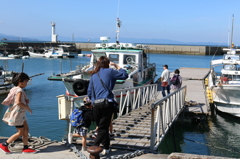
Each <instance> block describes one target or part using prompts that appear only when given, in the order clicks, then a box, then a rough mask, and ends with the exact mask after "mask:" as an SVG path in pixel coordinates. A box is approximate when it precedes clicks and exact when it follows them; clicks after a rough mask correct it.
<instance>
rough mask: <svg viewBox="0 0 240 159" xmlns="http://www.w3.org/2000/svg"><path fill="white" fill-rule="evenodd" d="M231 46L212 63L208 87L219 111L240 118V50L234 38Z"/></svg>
mask: <svg viewBox="0 0 240 159" xmlns="http://www.w3.org/2000/svg"><path fill="white" fill-rule="evenodd" d="M232 32H233V27H232ZM231 37H232V36H231ZM230 44H231V46H230V47H229V48H224V49H223V50H224V51H227V53H226V54H224V55H223V58H222V59H218V60H212V61H211V67H210V74H209V76H208V87H209V89H210V91H211V92H212V100H213V102H214V105H215V108H216V109H217V110H219V111H221V112H224V113H229V114H231V115H234V116H237V117H240V98H239V97H240V55H239V54H236V53H237V52H238V51H240V49H236V48H235V47H234V44H233V43H232V38H231V43H230ZM219 71H220V73H219Z"/></svg>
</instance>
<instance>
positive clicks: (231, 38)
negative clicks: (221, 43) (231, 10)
mask: <svg viewBox="0 0 240 159" xmlns="http://www.w3.org/2000/svg"><path fill="white" fill-rule="evenodd" d="M233 22H234V14H233V15H232V32H231V37H230V49H232V48H233V47H234V46H233V45H232V44H233V43H232V40H233Z"/></svg>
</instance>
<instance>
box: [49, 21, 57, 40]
mask: <svg viewBox="0 0 240 159" xmlns="http://www.w3.org/2000/svg"><path fill="white" fill-rule="evenodd" d="M51 25H52V42H55V43H56V42H57V36H58V35H57V34H55V23H54V22H51Z"/></svg>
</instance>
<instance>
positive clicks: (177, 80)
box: [171, 75, 179, 85]
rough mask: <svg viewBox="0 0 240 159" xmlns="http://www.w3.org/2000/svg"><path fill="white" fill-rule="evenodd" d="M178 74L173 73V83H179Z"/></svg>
mask: <svg viewBox="0 0 240 159" xmlns="http://www.w3.org/2000/svg"><path fill="white" fill-rule="evenodd" d="M178 76H179V75H174V76H173V77H172V79H171V83H172V84H173V85H178V84H179V78H178Z"/></svg>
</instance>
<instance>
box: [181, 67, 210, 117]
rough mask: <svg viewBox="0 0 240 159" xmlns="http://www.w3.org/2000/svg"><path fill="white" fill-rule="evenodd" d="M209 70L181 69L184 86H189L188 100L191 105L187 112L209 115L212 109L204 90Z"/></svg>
mask: <svg viewBox="0 0 240 159" xmlns="http://www.w3.org/2000/svg"><path fill="white" fill-rule="evenodd" d="M209 70H210V69H209V68H185V67H182V68H180V75H181V76H182V79H183V81H182V86H185V85H187V99H186V101H187V102H188V103H189V105H188V106H187V107H186V109H185V111H186V112H189V113H195V114H209V112H210V108H209V105H208V104H207V102H206V98H205V94H204V92H205V90H204V88H203V82H204V77H205V76H206V75H207V73H208V72H209Z"/></svg>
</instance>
